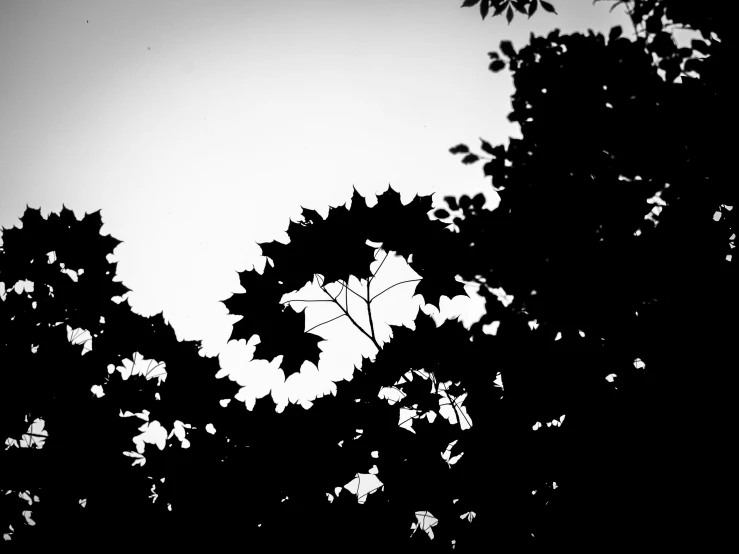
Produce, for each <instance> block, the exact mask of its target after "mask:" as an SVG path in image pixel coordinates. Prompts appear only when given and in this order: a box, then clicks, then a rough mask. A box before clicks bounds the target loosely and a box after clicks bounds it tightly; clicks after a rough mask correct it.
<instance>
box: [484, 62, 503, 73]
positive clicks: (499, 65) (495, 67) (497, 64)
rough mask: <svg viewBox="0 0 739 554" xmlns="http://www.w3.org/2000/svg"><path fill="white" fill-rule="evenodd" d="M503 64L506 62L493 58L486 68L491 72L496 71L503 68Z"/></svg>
mask: <svg viewBox="0 0 739 554" xmlns="http://www.w3.org/2000/svg"><path fill="white" fill-rule="evenodd" d="M505 66H506V63H505V62H504V61H503V60H495V61H494V62H492V63H491V64H490V65H489V66H488V69H490V71H492V72H493V73H497V72H498V71H501V70H503V69H505Z"/></svg>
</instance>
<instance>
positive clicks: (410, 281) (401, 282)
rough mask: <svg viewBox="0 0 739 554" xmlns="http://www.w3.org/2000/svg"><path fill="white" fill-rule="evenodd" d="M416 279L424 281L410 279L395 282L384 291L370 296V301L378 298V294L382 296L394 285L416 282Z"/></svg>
mask: <svg viewBox="0 0 739 554" xmlns="http://www.w3.org/2000/svg"><path fill="white" fill-rule="evenodd" d="M414 281H423V279H408V280H407V281H400V282H399V283H395V284H394V285H390V286H389V287H388V288H386V289H385V290H384V291H382V292H380V293H377V294H376V295H374V296H373V297H372V298H370V300H369V301H370V302H372V301H373V300H374V299H375V298H377V297H378V296H380V295H381V294H383V293H385V292H387V291H389V290H390V289H391V288H393V287H397V286H398V285H402V284H403V283H412V282H414Z"/></svg>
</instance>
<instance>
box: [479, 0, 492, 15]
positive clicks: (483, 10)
mask: <svg viewBox="0 0 739 554" xmlns="http://www.w3.org/2000/svg"><path fill="white" fill-rule="evenodd" d="M489 9H490V3H489V0H482V2H480V15H481V16H482V18H483V19H485V18H486V17H487V16H488V10H489Z"/></svg>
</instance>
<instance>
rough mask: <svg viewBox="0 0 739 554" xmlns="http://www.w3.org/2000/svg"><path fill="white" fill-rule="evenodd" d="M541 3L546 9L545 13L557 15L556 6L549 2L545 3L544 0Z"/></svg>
mask: <svg viewBox="0 0 739 554" xmlns="http://www.w3.org/2000/svg"><path fill="white" fill-rule="evenodd" d="M540 1H541V7H542V8H544V11H546V12H549V13H553V14H556V13H557V10H555V9H554V6H553V5H552V4H550V3H549V2H545V1H544V0H540Z"/></svg>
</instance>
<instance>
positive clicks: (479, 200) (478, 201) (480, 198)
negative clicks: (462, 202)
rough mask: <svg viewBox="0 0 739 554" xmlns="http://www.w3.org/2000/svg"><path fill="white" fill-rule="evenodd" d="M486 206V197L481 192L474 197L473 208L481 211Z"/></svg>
mask: <svg viewBox="0 0 739 554" xmlns="http://www.w3.org/2000/svg"><path fill="white" fill-rule="evenodd" d="M484 205H485V195H484V194H483V193H481V192H479V193H477V194H476V195H475V196H473V197H472V206H473V207H474V208H475V209H477V210H479V209H481V208H482V207H483V206H484Z"/></svg>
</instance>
